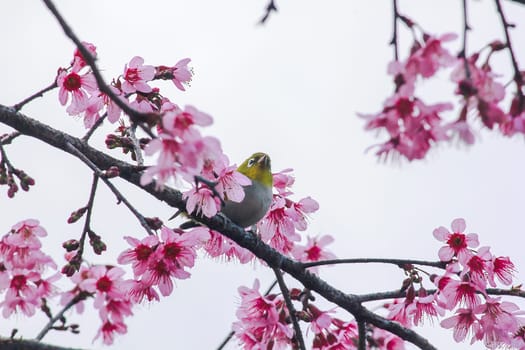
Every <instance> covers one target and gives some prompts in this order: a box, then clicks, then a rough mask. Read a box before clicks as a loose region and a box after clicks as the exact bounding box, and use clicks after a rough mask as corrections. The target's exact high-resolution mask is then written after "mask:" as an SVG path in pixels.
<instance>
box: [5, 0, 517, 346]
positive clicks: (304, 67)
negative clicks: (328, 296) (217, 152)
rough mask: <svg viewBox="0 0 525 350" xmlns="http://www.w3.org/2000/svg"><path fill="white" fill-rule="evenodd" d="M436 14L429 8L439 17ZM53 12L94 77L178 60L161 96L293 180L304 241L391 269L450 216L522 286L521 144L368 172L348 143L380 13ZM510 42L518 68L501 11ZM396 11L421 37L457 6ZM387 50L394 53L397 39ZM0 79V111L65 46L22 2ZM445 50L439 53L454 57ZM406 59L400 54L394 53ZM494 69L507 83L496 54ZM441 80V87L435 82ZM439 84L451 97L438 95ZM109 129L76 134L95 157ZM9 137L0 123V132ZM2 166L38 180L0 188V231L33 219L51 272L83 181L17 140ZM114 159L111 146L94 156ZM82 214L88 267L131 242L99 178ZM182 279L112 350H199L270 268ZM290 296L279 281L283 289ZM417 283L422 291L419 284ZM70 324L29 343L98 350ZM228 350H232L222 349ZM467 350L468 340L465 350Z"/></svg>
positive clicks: (371, 284)
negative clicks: (92, 60) (90, 52)
mask: <svg viewBox="0 0 525 350" xmlns="http://www.w3.org/2000/svg"><path fill="white" fill-rule="evenodd" d="M438 4H439V5H438ZM470 4H471V6H470V10H471V21H470V24H471V26H472V27H473V28H474V30H475V31H474V33H473V34H472V35H471V36H470V40H469V46H470V49H478V48H480V47H481V46H482V45H484V44H486V43H487V42H488V41H491V40H493V39H496V38H499V39H503V38H502V31H501V27H500V26H499V22H498V18H497V17H496V16H495V9H494V4H493V3H492V2H491V1H482V2H481V1H476V2H470ZM56 5H57V7H58V9H59V10H60V11H61V12H62V14H63V15H64V16H65V18H66V19H67V20H68V21H69V23H70V24H71V25H72V27H73V28H74V30H75V31H76V33H77V35H79V36H80V38H81V39H82V40H86V41H89V42H92V43H94V44H95V45H96V46H97V48H98V55H99V66H100V67H101V68H102V69H103V73H104V75H105V77H106V80H107V81H109V80H110V78H112V77H114V76H117V75H118V74H120V73H121V72H122V69H123V67H124V64H125V63H127V62H129V60H130V59H131V58H132V57H133V56H135V55H140V56H142V57H144V58H145V60H146V63H147V64H153V65H158V64H164V65H172V64H175V63H176V62H177V61H178V60H179V59H181V58H184V57H190V58H192V66H193V67H194V71H195V76H194V80H193V83H192V87H191V88H190V89H189V90H188V92H186V93H182V92H179V91H178V90H176V89H175V87H173V86H172V85H171V83H165V84H162V85H160V86H161V87H162V88H163V89H164V90H163V92H164V94H166V95H168V96H169V97H170V99H172V100H173V101H174V102H176V103H178V104H181V105H184V104H193V105H195V106H196V107H197V108H199V109H201V110H203V111H206V112H208V113H210V114H211V115H212V116H213V117H214V125H213V126H212V127H210V128H208V129H207V130H205V133H206V134H209V135H215V136H217V137H218V138H219V139H220V140H221V142H222V145H223V149H224V151H225V152H226V153H227V154H228V155H229V156H230V158H231V159H232V160H234V161H235V162H240V161H242V160H243V159H244V158H245V157H246V156H248V155H249V154H251V153H253V152H255V151H264V152H267V153H269V154H270V155H271V156H272V162H273V168H274V170H275V171H278V170H281V169H284V168H288V167H292V168H294V169H295V175H296V186H295V193H296V195H297V197H296V199H299V198H302V197H304V196H307V195H310V196H312V197H313V198H315V199H317V200H318V201H319V203H320V205H321V209H320V211H319V212H318V213H316V214H315V215H314V216H312V218H311V226H310V229H309V231H308V234H310V235H317V234H319V233H329V234H331V235H333V236H334V237H335V239H336V243H335V244H334V245H333V246H332V247H331V248H332V251H334V252H335V253H336V254H337V256H338V257H398V258H420V259H428V260H436V259H437V250H438V248H439V247H440V244H439V243H438V242H437V241H435V240H434V239H433V237H432V230H433V229H434V228H435V227H437V226H440V225H444V226H448V225H449V224H450V222H451V221H452V219H454V218H456V217H464V218H465V219H466V221H467V228H468V232H477V233H479V235H480V241H481V244H482V245H490V246H491V247H492V251H493V252H494V253H495V254H501V255H509V256H511V258H512V259H513V261H514V262H515V263H516V265H517V266H518V268H519V267H522V268H521V272H519V273H518V276H517V279H516V280H517V281H524V280H525V275H524V273H523V271H524V269H523V266H525V258H524V254H523V242H524V240H523V238H522V237H523V234H524V229H523V201H524V199H525V186H523V179H524V175H525V166H524V163H523V162H524V161H523V159H524V158H523V154H524V148H525V147H524V143H523V139H522V137H519V136H517V137H514V138H511V139H508V138H503V137H501V136H500V135H499V134H498V133H497V132H492V133H491V132H486V131H481V132H479V136H480V137H479V138H478V142H477V143H476V144H475V146H474V147H472V148H470V149H466V148H465V147H456V146H454V145H452V146H441V147H440V148H439V149H437V150H434V151H432V152H431V154H430V155H429V156H428V157H427V159H426V160H424V161H420V162H414V163H412V164H409V163H406V162H403V163H402V164H399V163H397V164H392V163H387V164H384V163H381V162H378V161H377V160H376V158H375V156H374V155H373V153H368V154H365V152H364V150H365V149H366V148H367V147H368V146H370V145H372V144H374V143H377V142H378V139H377V138H375V136H374V135H373V134H371V133H365V132H364V131H363V121H362V120H360V119H359V118H357V116H356V112H364V113H374V112H376V111H378V110H380V109H381V106H382V102H383V100H384V99H385V98H386V97H387V96H388V95H389V94H390V93H391V91H392V83H391V79H390V77H388V76H386V73H385V72H386V64H387V62H388V61H390V60H391V59H392V50H391V48H390V47H389V46H388V45H387V44H388V42H389V40H390V37H391V12H390V10H391V5H390V1H379V0H370V1H323V2H320V1H312V0H303V1H299V0H295V1H294V0H289V1H278V2H277V5H278V7H279V9H280V12H279V13H278V14H274V15H273V16H272V17H271V18H270V21H269V23H268V24H267V25H266V26H257V25H256V22H257V21H258V19H259V18H260V16H261V15H262V13H263V8H264V6H265V5H266V1H263V0H259V1H245V0H232V1H217V0H200V1H181V0H178V1H148V2H144V1H120V0H119V1H117V0H114V1H100V0H98V1H89V2H87V1H84V2H72V1H57V2H56ZM504 5H505V8H506V12H507V14H508V17H509V18H510V20H511V21H513V22H514V23H516V24H518V28H517V29H515V30H513V31H512V33H513V34H512V35H513V38H514V42H513V43H514V45H515V46H516V52H517V55H518V58H519V60H520V61H521V62H522V66H523V67H525V46H524V44H523V43H524V41H523V40H522V38H523V37H524V35H525V27H524V26H523V25H521V26H520V24H522V23H525V7H523V6H519V5H514V4H512V3H510V2H508V1H506V2H504ZM400 10H401V12H402V13H404V14H406V15H408V16H409V17H411V18H413V19H415V20H416V21H418V22H419V23H420V24H421V25H422V26H423V27H424V28H425V29H427V31H428V32H431V33H443V32H448V31H454V32H459V31H460V30H461V21H460V20H461V12H460V2H459V1H452V0H443V1H430V0H428V1H427V0H417V1H415V0H412V1H408V0H406V1H400ZM401 34H402V35H403V36H402V40H401V41H402V44H403V47H406V45H407V44H408V43H409V41H410V37H409V35H408V33H407V32H406V31H404V30H403V31H402V33H401ZM0 38H1V42H2V47H3V49H2V54H1V55H0V76H1V77H2V82H3V84H2V86H3V87H2V98H1V101H0V103H2V104H8V105H9V104H14V103H16V102H18V101H20V100H21V99H23V98H24V97H26V96H28V95H29V94H31V93H33V92H35V91H37V90H38V89H40V88H42V87H44V86H47V85H48V84H49V83H50V82H52V81H53V79H54V77H55V73H56V70H57V68H58V67H59V66H65V65H67V64H68V63H69V62H70V60H71V55H72V52H73V44H72V43H71V42H70V41H69V40H68V39H67V38H66V37H65V36H64V34H63V33H62V31H61V29H60V28H59V27H58V25H57V23H56V20H55V19H54V18H53V17H52V16H51V14H50V13H49V12H48V11H47V9H46V8H45V7H44V6H43V4H42V3H40V2H38V1H29V0H23V1H16V2H8V3H3V4H2V6H1V10H0ZM459 44H460V43H459V41H457V42H456V43H454V44H453V45H452V46H453V47H454V48H456V49H457V47H458V45H459ZM404 52H405V51H403V50H401V54H402V56H404V55H405V54H404ZM494 62H497V63H498V64H499V66H498V69H499V71H502V72H504V73H505V74H506V75H507V77H508V76H509V74H510V64H509V62H510V61H509V58H508V56H507V55H506V53H500V54H497V57H495V60H494ZM443 77H444V78H445V79H446V78H448V73H446V74H444V75H443ZM422 88H423V90H424V92H425V95H424V96H425V99H426V101H427V102H437V101H441V100H443V99H444V98H446V96H449V95H448V94H449V92H448V91H450V89H452V88H451V86H450V85H449V84H448V83H440V82H439V81H432V82H428V83H425V84H423V87H422ZM446 89H449V90H446ZM23 112H24V113H26V114H27V115H29V116H31V117H33V118H36V119H39V120H41V121H43V122H46V123H49V124H51V125H52V126H54V127H57V128H60V129H62V130H65V131H67V132H69V133H71V134H73V135H76V136H81V135H83V133H84V129H83V123H82V122H81V121H80V120H78V119H75V118H72V117H69V116H68V115H67V114H66V112H65V109H64V108H63V107H61V106H60V105H59V103H58V99H57V93H56V91H55V92H52V93H50V94H48V95H46V97H44V98H43V99H39V100H37V101H35V102H34V103H32V104H31V105H29V106H27V107H26V108H24V110H23ZM112 129H113V127H111V126H108V125H105V128H104V131H99V132H98V133H97V135H96V137H95V138H94V139H93V140H92V142H93V144H96V143H97V142H98V145H99V147H103V140H104V137H105V135H106V134H107V133H109V132H110V131H112ZM6 131H7V128H5V127H1V126H0V133H3V132H6ZM7 151H8V152H9V155H10V156H11V160H12V161H13V162H14V164H15V165H16V166H17V167H20V168H22V169H24V170H25V171H26V172H27V173H28V174H30V175H31V176H33V177H34V178H35V179H36V182H37V186H36V187H35V188H33V189H31V191H30V192H29V193H19V194H18V195H17V196H16V198H15V199H14V200H8V199H7V198H6V196H5V195H4V191H5V189H2V190H1V193H2V197H1V198H2V199H1V200H0V232H6V231H7V230H8V229H9V228H10V227H11V225H12V224H14V223H16V222H17V221H19V220H22V219H25V218H28V217H33V218H38V219H39V220H40V221H41V223H42V225H43V226H44V227H45V228H46V229H47V230H48V232H49V237H47V238H46V239H45V240H44V244H45V246H46V249H48V252H49V253H50V254H52V255H53V256H54V257H55V259H56V260H57V261H58V263H59V264H61V263H62V261H61V255H62V249H61V248H59V247H60V244H61V242H63V241H65V240H66V239H69V238H78V236H79V234H80V230H81V227H82V225H83V224H82V223H78V224H76V225H67V224H66V219H67V217H68V215H69V213H70V212H71V211H73V210H75V209H77V208H78V207H80V206H82V205H84V204H85V203H86V201H87V198H88V195H89V187H90V184H91V173H90V171H89V169H88V168H87V167H85V166H83V165H82V164H81V163H80V162H79V161H78V160H76V159H73V158H72V157H70V156H69V155H66V154H64V153H63V152H60V151H56V150H54V149H51V148H49V147H47V146H46V145H44V144H42V143H41V142H38V141H35V140H31V139H29V138H26V137H23V138H22V137H21V138H19V139H17V140H16V142H15V144H14V145H12V146H9V147H8V148H7ZM110 154H111V155H113V156H118V152H110ZM115 183H116V184H117V185H118V186H119V188H120V189H121V190H122V191H124V192H126V193H127V195H128V198H129V199H130V201H131V202H132V203H133V204H134V205H135V206H136V207H137V208H139V209H140V210H141V211H142V213H143V214H144V215H146V216H159V217H161V218H162V219H167V218H168V217H169V215H171V214H172V212H173V210H172V209H170V208H167V207H165V206H163V205H162V204H161V203H159V202H157V201H155V200H152V198H151V197H150V196H148V195H144V194H142V193H140V191H137V190H136V189H135V188H132V187H131V186H129V185H128V184H127V183H124V182H123V181H116V182H115ZM99 189H100V191H99V192H100V193H99V194H98V196H97V199H96V205H97V206H96V209H95V213H94V218H93V227H94V229H95V231H96V232H97V233H99V234H101V235H103V237H104V240H105V241H106V242H107V243H108V246H109V249H108V252H107V253H106V254H104V255H103V256H102V257H95V258H93V261H98V262H109V263H110V262H114V261H115V260H114V259H115V256H116V255H117V254H118V253H119V252H120V251H122V250H123V249H124V248H125V247H126V245H125V242H124V240H122V238H121V237H122V236H123V235H134V236H136V237H141V236H143V235H144V234H145V233H144V232H143V230H142V229H141V227H140V226H139V224H138V223H137V222H136V221H135V219H134V218H133V217H132V215H131V214H130V213H129V212H128V211H127V210H126V209H125V208H124V207H123V206H116V205H115V199H114V197H113V196H112V195H111V194H109V191H108V190H107V189H106V188H105V187H104V186H103V185H102V184H101V185H100V186H99ZM191 272H192V275H193V277H192V278H191V279H189V280H185V281H178V282H177V286H176V289H175V291H174V293H173V294H172V295H171V296H170V297H168V298H166V299H164V300H162V302H161V303H157V304H152V305H144V306H140V307H138V308H136V309H135V316H134V317H132V318H130V319H129V320H128V321H127V324H128V334H127V335H126V336H124V337H119V338H117V340H116V342H115V345H114V346H113V348H114V349H133V348H137V349H138V348H146V347H151V348H156V347H160V348H169V349H189V348H192V349H210V348H214V347H216V346H217V345H218V344H219V343H220V342H221V341H222V339H223V338H224V336H225V335H226V334H227V333H228V331H229V329H230V323H231V322H232V321H233V320H234V319H235V317H234V315H235V310H236V307H237V305H238V301H239V298H238V296H237V287H238V286H239V285H250V286H251V285H252V283H253V278H254V277H258V278H259V279H260V280H261V284H262V286H263V288H266V286H267V285H268V284H270V283H271V282H272V281H273V279H272V276H271V274H270V273H269V272H268V271H266V270H265V268H261V267H260V266H256V267H255V269H254V268H253V266H240V265H238V264H227V263H224V262H220V261H214V260H209V259H200V260H199V261H198V262H197V265H196V268H195V269H194V270H192V271H191ZM322 276H323V277H324V278H326V280H327V281H329V282H330V283H332V284H333V285H335V286H336V287H338V288H341V289H342V290H343V291H347V292H351V293H366V292H373V291H382V290H393V289H396V288H398V287H399V286H400V283H401V281H402V279H403V273H402V271H401V270H399V269H396V268H393V267H391V266H382V265H374V266H366V267H365V266H339V267H332V268H328V269H326V270H323V271H322ZM292 285H293V284H292ZM427 286H429V287H430V284H428V283H427ZM68 319H69V320H70V321H75V322H79V323H80V324H81V331H82V333H81V334H80V335H79V336H74V335H69V334H66V333H58V332H54V333H51V334H49V335H48V336H47V337H46V338H45V340H46V341H48V342H51V343H57V344H62V345H70V346H75V347H90V348H94V349H98V348H103V346H102V345H100V343H98V342H97V343H95V344H92V343H91V340H92V338H93V336H94V335H95V332H96V329H97V328H98V327H99V320H98V316H97V315H96V312H95V311H93V310H89V311H87V312H85V313H84V314H83V315H82V316H77V315H74V316H71V317H70V318H68ZM1 323H2V327H0V334H1V335H2V336H6V335H8V334H9V332H10V330H11V329H12V328H13V327H17V328H19V329H20V332H21V334H22V335H23V336H24V337H27V338H30V337H34V336H35V335H36V334H37V333H38V331H39V327H41V326H42V325H43V318H31V319H26V318H24V317H22V316H19V317H14V318H12V319H9V320H7V321H6V320H3V321H2V322H1ZM421 333H422V334H424V335H426V336H428V337H429V339H430V340H431V341H432V342H433V343H434V344H435V345H436V346H437V347H438V348H447V349H462V348H465V347H466V344H455V343H454V342H453V340H452V334H451V332H449V331H447V330H443V329H440V328H438V327H435V328H431V327H430V328H426V329H423V330H421ZM231 344H232V345H231V347H230V348H232V349H233V348H236V346H235V342H233V343H231ZM473 348H476V349H481V348H482V347H481V346H480V345H478V346H477V347H473Z"/></svg>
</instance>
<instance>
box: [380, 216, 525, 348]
mask: <svg viewBox="0 0 525 350" xmlns="http://www.w3.org/2000/svg"><path fill="white" fill-rule="evenodd" d="M451 228H452V230H451V231H449V230H448V229H447V228H445V227H439V228H437V229H435V230H434V237H435V238H436V239H438V240H439V241H442V242H444V243H445V245H444V246H443V247H441V248H440V250H439V257H440V259H441V261H443V262H446V263H447V265H446V270H445V273H444V274H442V275H439V276H438V275H433V276H432V278H431V279H432V281H433V283H434V285H435V286H436V288H437V290H436V292H435V293H433V294H428V293H427V291H426V290H425V289H424V288H423V287H421V288H420V289H419V290H418V291H417V292H416V289H415V287H414V285H413V284H410V285H409V286H408V288H407V296H406V298H405V299H404V300H401V301H396V302H394V303H392V304H389V305H387V308H388V310H389V311H390V313H389V318H390V319H392V320H395V321H398V322H399V323H401V324H403V325H404V326H406V327H412V325H416V326H417V325H419V324H420V323H423V320H424V319H425V318H428V319H431V320H432V319H435V318H438V317H442V316H444V315H445V312H446V310H449V311H453V312H454V313H455V314H454V316H451V317H449V318H446V319H444V320H442V321H441V326H442V327H444V328H452V329H453V331H454V339H455V340H456V341H457V342H460V341H463V340H464V339H465V338H466V337H467V336H468V335H469V334H470V335H471V343H474V342H475V341H483V342H484V344H485V346H486V347H487V348H489V349H495V348H497V347H502V346H507V347H513V348H520V349H521V348H524V347H525V339H524V338H523V333H524V332H523V329H524V328H523V327H524V326H525V319H523V318H521V315H523V314H525V313H524V312H523V311H521V310H520V309H519V307H518V306H517V305H516V304H514V303H511V302H508V301H502V300H501V298H499V297H498V298H493V297H491V296H489V294H488V291H487V288H489V287H496V286H497V282H499V283H501V284H503V285H505V286H509V285H511V283H512V275H513V272H514V264H513V263H512V262H511V261H510V259H509V258H508V257H504V256H495V255H493V254H492V253H491V252H490V248H489V247H481V248H478V249H477V251H476V250H474V248H476V247H478V245H479V241H478V236H477V235H476V234H473V233H469V234H467V233H464V231H465V229H466V224H465V221H464V220H463V219H455V220H454V221H453V222H452V225H451Z"/></svg>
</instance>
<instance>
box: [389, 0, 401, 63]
mask: <svg viewBox="0 0 525 350" xmlns="http://www.w3.org/2000/svg"><path fill="white" fill-rule="evenodd" d="M392 7H393V9H392V12H393V13H394V18H393V20H392V21H393V29H392V40H391V41H390V45H392V46H393V47H394V59H395V60H396V61H398V60H399V51H398V47H397V19H398V18H399V11H398V9H397V0H392Z"/></svg>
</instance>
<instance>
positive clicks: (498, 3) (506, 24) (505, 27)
mask: <svg viewBox="0 0 525 350" xmlns="http://www.w3.org/2000/svg"><path fill="white" fill-rule="evenodd" d="M494 2H495V3H496V8H497V10H498V14H499V18H500V19H501V24H502V25H503V31H504V33H505V41H506V43H505V45H506V46H507V49H508V50H509V55H510V59H511V61H512V68H513V69H514V78H513V79H514V82H515V84H516V90H517V91H516V93H517V95H518V99H519V110H523V107H524V104H525V98H524V96H523V91H522V90H521V89H522V87H523V77H522V75H521V72H520V68H519V66H518V61H517V60H516V56H515V54H514V49H513V48H512V42H511V40H510V34H509V28H510V27H514V25H512V24H510V23H509V22H508V21H507V18H506V17H505V14H504V13H503V7H502V6H501V1H500V0H494Z"/></svg>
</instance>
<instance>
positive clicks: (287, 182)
mask: <svg viewBox="0 0 525 350" xmlns="http://www.w3.org/2000/svg"><path fill="white" fill-rule="evenodd" d="M292 171H293V169H291V168H288V169H284V170H281V171H280V172H278V173H273V174H272V176H273V188H275V189H276V190H277V193H279V194H280V195H281V196H283V197H286V196H289V195H290V194H292V192H290V190H289V188H290V187H292V185H293V184H294V182H295V178H294V177H293V176H292V175H288V173H291V172H292Z"/></svg>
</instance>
